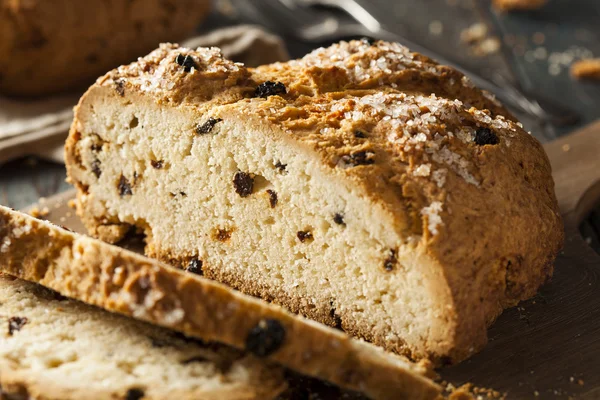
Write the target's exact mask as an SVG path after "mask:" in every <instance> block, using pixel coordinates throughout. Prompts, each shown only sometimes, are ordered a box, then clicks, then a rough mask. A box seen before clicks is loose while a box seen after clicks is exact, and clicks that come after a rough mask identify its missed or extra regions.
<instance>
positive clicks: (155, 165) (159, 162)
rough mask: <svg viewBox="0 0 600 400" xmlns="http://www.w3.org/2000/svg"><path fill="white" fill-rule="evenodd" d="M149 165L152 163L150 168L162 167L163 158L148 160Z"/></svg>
mask: <svg viewBox="0 0 600 400" xmlns="http://www.w3.org/2000/svg"><path fill="white" fill-rule="evenodd" d="M150 165H152V168H154V169H162V167H163V160H158V161H157V160H150Z"/></svg>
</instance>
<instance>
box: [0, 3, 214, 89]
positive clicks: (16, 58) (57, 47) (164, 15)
mask: <svg viewBox="0 0 600 400" xmlns="http://www.w3.org/2000/svg"><path fill="white" fill-rule="evenodd" d="M210 4H211V2H210V1H191V0H184V1H181V0H177V1H173V0H166V1H158V0H143V1H142V0H135V1H128V2H124V1H119V0H117V1H115V0H111V1H100V0H87V1H84V2H72V1H65V0H62V1H54V2H52V3H48V2H46V1H40V0H16V1H15V0H2V1H0V37H1V38H2V40H1V41H0V71H1V73H0V93H2V94H6V95H11V96H41V95H48V94H52V93H57V92H61V91H66V90H69V89H78V88H81V87H85V86H87V85H89V84H91V83H92V82H93V80H94V79H95V78H96V77H98V75H100V74H102V73H104V72H105V71H107V70H108V69H110V68H114V67H116V66H118V65H120V64H122V63H126V62H131V61H133V60H135V58H136V57H137V56H138V55H140V54H145V53H147V52H148V51H150V50H152V49H153V48H154V47H155V46H156V44H157V43H159V42H161V41H169V40H170V41H174V40H183V39H185V38H186V36H187V35H190V34H192V33H193V32H194V29H195V28H196V27H197V26H198V24H199V23H200V22H201V21H202V19H204V18H205V17H206V16H207V15H208V13H209V12H210ZM117 32H118V33H117Z"/></svg>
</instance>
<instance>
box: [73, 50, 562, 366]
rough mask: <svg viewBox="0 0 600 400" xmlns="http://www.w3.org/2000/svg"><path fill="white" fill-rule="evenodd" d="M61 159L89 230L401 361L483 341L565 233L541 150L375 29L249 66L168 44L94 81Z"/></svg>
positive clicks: (459, 353)
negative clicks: (285, 59)
mask: <svg viewBox="0 0 600 400" xmlns="http://www.w3.org/2000/svg"><path fill="white" fill-rule="evenodd" d="M185 57H187V58H185ZM185 59H187V60H188V63H189V67H190V68H186V66H185V65H183V64H185V63H184V60H185ZM66 163H67V168H68V173H69V177H70V179H71V181H72V182H73V183H74V184H75V186H76V187H77V189H78V213H79V215H80V216H81V217H82V219H83V220H84V222H85V224H86V226H87V228H88V230H89V232H90V233H91V234H92V235H94V236H96V237H99V238H101V239H103V240H106V241H113V242H114V241H117V240H119V239H121V238H122V237H123V236H124V235H125V233H126V232H128V231H130V230H131V229H136V230H138V231H141V232H143V233H144V234H145V235H146V243H147V246H146V252H147V254H149V255H151V256H153V257H157V258H160V259H163V260H166V261H169V262H170V263H172V264H174V265H177V266H180V267H182V268H191V269H194V270H196V271H200V270H201V271H202V273H203V274H204V275H205V276H206V277H209V278H211V279H216V280H218V281H221V282H224V283H227V284H228V285H231V286H233V287H235V288H237V289H239V290H241V291H243V292H245V293H249V294H252V295H256V296H260V297H262V298H264V299H267V300H269V301H273V302H276V303H279V304H281V305H283V306H284V307H286V308H287V309H289V310H291V311H293V312H297V313H300V314H303V315H305V316H308V317H310V318H313V319H316V320H318V321H321V322H324V323H327V324H329V325H332V326H337V327H339V328H341V329H343V330H345V331H347V332H349V333H351V334H353V335H356V336H358V337H362V338H365V339H367V340H369V341H372V342H374V343H376V344H378V345H381V346H383V347H385V348H386V349H388V350H392V351H396V352H398V353H402V354H406V355H409V356H412V357H415V358H421V357H429V358H433V359H436V360H443V361H459V360H462V359H464V358H466V357H468V356H469V355H471V354H473V353H474V352H475V351H477V350H479V349H480V348H481V347H482V346H483V345H484V344H485V342H486V339H487V337H486V329H487V326H488V325H489V324H490V323H491V322H492V321H493V320H494V319H495V318H496V316H497V315H498V314H499V313H500V312H501V311H502V309H503V308H505V307H508V306H511V305H514V304H516V303H517V302H518V301H519V300H521V299H525V298H528V297H530V296H532V295H533V294H534V293H535V292H536V290H537V288H538V287H539V286H540V285H541V284H542V283H543V282H544V281H545V280H546V279H548V278H549V277H550V276H551V273H552V262H553V259H554V257H555V255H556V253H557V251H558V249H559V248H560V246H561V243H562V231H561V226H562V225H561V220H560V217H559V215H558V213H557V205H556V200H555V197H554V194H553V182H552V178H551V174H550V167H549V163H548V161H547V158H546V156H545V154H544V152H543V149H542V148H541V146H540V144H539V143H538V142H537V141H536V140H535V139H534V138H532V137H531V136H530V135H528V134H527V133H526V132H525V131H523V129H522V127H521V126H520V124H518V123H516V122H514V121H513V120H512V117H511V116H510V115H509V114H508V113H507V112H506V111H505V110H504V109H503V108H502V107H501V106H500V105H499V104H497V103H495V102H494V101H493V99H491V98H490V97H489V96H487V95H485V94H484V93H482V92H481V91H479V90H478V89H476V88H474V87H473V86H472V85H471V84H470V82H469V81H468V80H467V79H466V78H464V77H463V76H462V75H461V74H460V73H458V72H456V71H454V70H452V69H450V68H447V67H443V66H439V65H437V64H435V63H434V62H433V61H431V60H429V59H427V58H425V57H423V56H420V55H418V54H413V53H410V52H409V51H408V50H407V49H405V48H403V47H401V46H399V45H397V44H390V43H385V42H377V43H375V44H369V43H366V42H364V41H354V42H350V43H341V44H339V45H334V46H332V47H331V48H328V49H320V50H317V51H315V52H314V53H312V54H310V55H308V56H306V57H305V58H304V59H301V60H296V61H291V62H289V63H285V64H273V65H269V66H264V67H260V68H257V69H246V68H244V67H243V66H241V65H238V64H234V63H231V62H229V61H227V60H225V59H223V58H222V57H221V56H220V55H219V53H218V51H217V50H215V49H198V50H197V51H193V50H189V49H181V48H178V47H177V46H173V45H164V46H162V47H161V48H160V49H158V50H156V51H155V52H154V53H152V54H150V55H149V56H147V57H146V58H144V59H141V60H140V61H139V62H137V63H135V64H132V65H130V66H127V67H121V68H120V69H118V70H115V71H113V72H111V73H109V74H107V75H106V76H104V77H103V78H100V79H99V80H98V82H97V84H96V85H94V86H93V87H92V88H90V90H89V91H88V92H87V94H86V95H85V96H84V97H83V98H82V99H81V101H80V103H79V105H78V107H77V109H76V116H75V120H74V123H73V126H72V130H71V133H70V137H69V140H68V142H67V146H66Z"/></svg>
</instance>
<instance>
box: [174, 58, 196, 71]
mask: <svg viewBox="0 0 600 400" xmlns="http://www.w3.org/2000/svg"><path fill="white" fill-rule="evenodd" d="M175 62H176V63H177V64H179V65H181V66H182V67H183V70H184V71H185V72H190V71H191V70H192V68H196V69H198V65H197V64H196V61H194V58H193V57H192V56H184V55H183V54H177V57H176V58H175Z"/></svg>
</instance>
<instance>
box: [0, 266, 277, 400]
mask: <svg viewBox="0 0 600 400" xmlns="http://www.w3.org/2000/svg"><path fill="white" fill-rule="evenodd" d="M286 386H287V384H286V380H285V375H284V371H283V370H282V369H281V368H278V367H275V366H270V365H268V364H266V363H264V362H262V361H261V360H259V359H257V358H255V357H253V356H251V355H244V354H243V353H241V352H239V351H236V350H234V349H231V348H227V347H226V346H222V345H221V346H217V345H208V344H202V343H201V342H198V341H191V340H189V339H186V338H185V337H184V336H183V335H181V337H178V336H177V335H175V334H174V332H171V331H168V330H166V329H161V328H158V327H154V326H151V325H148V324H145V323H142V322H138V321H135V320H132V319H128V318H125V317H122V316H119V315H116V314H110V313H107V312H105V311H102V310H100V309H97V308H94V307H90V306H87V305H85V304H83V303H79V302H76V301H73V300H68V299H66V298H64V297H62V296H60V295H58V294H57V293H56V292H52V291H50V290H48V289H45V288H43V287H41V286H38V285H35V284H32V283H29V282H25V281H21V280H16V279H15V278H11V277H8V276H6V275H2V274H0V398H5V397H3V395H4V396H6V398H7V399H29V398H30V399H44V400H71V399H72V400H80V399H127V400H138V399H142V398H143V399H148V400H149V399H165V400H167V399H190V400H191V399H199V398H202V399H214V400H222V399H248V400H250V399H273V398H275V397H276V396H278V395H280V394H282V393H284V391H285V390H286Z"/></svg>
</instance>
